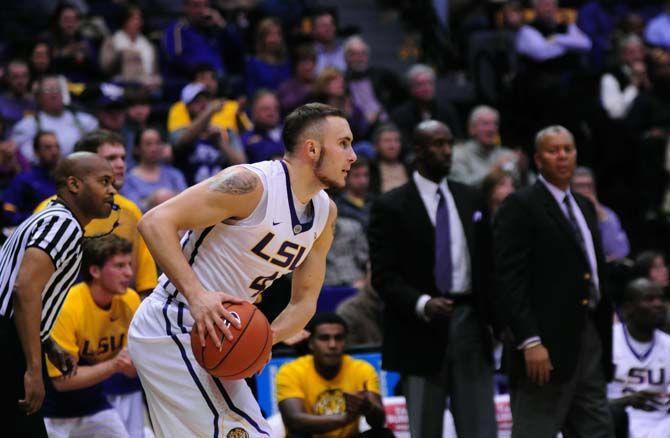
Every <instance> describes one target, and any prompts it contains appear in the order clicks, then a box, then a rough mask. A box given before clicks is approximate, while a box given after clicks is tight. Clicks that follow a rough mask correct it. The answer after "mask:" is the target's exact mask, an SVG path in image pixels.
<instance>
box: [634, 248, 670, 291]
mask: <svg viewBox="0 0 670 438" xmlns="http://www.w3.org/2000/svg"><path fill="white" fill-rule="evenodd" d="M633 272H635V274H636V275H638V276H640V277H643V278H647V279H649V280H651V281H653V282H654V283H656V284H658V285H659V286H661V287H662V288H663V289H664V290H667V289H668V285H670V274H668V265H667V264H666V263H665V256H664V255H663V253H661V252H659V251H653V250H649V251H643V252H641V253H640V254H638V256H637V257H635V264H634V265H633Z"/></svg>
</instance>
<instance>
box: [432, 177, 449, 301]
mask: <svg viewBox="0 0 670 438" xmlns="http://www.w3.org/2000/svg"><path fill="white" fill-rule="evenodd" d="M437 196H438V197H439V200H438V202H437V214H436V216H435V268H434V273H435V285H436V286H437V288H438V289H439V291H440V292H442V294H443V295H446V294H448V293H449V292H451V287H452V277H453V272H452V271H453V264H452V260H451V232H450V228H449V208H448V206H447V199H446V198H445V197H444V194H443V193H442V191H441V190H440V189H439V188H438V189H437Z"/></svg>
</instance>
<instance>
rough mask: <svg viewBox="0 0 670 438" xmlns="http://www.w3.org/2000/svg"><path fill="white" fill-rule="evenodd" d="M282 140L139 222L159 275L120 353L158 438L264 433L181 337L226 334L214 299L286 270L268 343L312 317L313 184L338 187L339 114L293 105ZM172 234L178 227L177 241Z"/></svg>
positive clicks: (318, 277)
mask: <svg viewBox="0 0 670 438" xmlns="http://www.w3.org/2000/svg"><path fill="white" fill-rule="evenodd" d="M282 135H283V141H284V146H285V148H286V154H285V156H284V159H283V160H281V161H264V162H260V163H255V164H252V165H240V166H234V167H231V168H228V169H226V170H224V171H222V172H220V173H219V174H217V175H216V176H214V177H212V178H210V179H207V180H205V181H203V182H201V183H199V184H197V185H196V186H194V187H191V188H189V189H188V190H186V191H184V192H183V193H181V194H179V195H177V196H176V197H174V198H172V199H170V200H168V201H166V202H165V203H164V204H161V205H160V206H158V207H156V208H154V209H153V210H151V211H150V212H149V213H147V214H146V215H145V216H144V218H143V219H142V221H141V222H140V232H141V233H142V235H143V237H144V239H145V240H146V242H147V245H148V246H149V249H150V250H151V253H152V254H153V255H154V257H155V259H156V261H157V262H158V264H159V265H160V266H161V268H162V269H163V271H164V273H165V274H164V275H163V276H162V277H161V278H160V279H159V282H158V283H159V285H158V286H157V287H156V289H155V290H154V292H153V293H152V294H151V295H150V296H149V297H148V298H147V299H146V300H144V302H143V303H142V304H141V306H140V308H139V310H138V311H137V313H136V314H135V317H134V318H133V322H132V324H131V327H130V332H129V342H128V350H129V352H130V355H131V357H132V359H133V363H134V364H135V367H136V368H137V371H138V374H139V376H140V379H141V381H142V386H143V387H144V390H145V392H146V396H147V401H148V403H149V411H150V414H151V419H152V422H153V425H154V429H155V430H154V431H155V433H156V435H157V436H159V437H163V436H199V437H207V436H214V437H218V436H222V437H247V436H252V437H263V436H269V434H270V428H269V426H268V424H267V422H266V421H265V419H264V418H263V416H262V414H261V411H260V408H259V406H258V404H257V403H256V401H255V400H254V397H253V395H252V393H251V390H250V389H249V387H248V386H247V384H246V383H245V382H244V381H243V380H239V381H222V380H220V379H217V378H214V377H212V376H211V375H210V374H209V373H207V372H206V371H205V370H204V369H203V368H201V367H200V366H199V365H198V364H197V363H196V361H195V358H194V357H193V354H192V351H191V345H190V331H191V330H192V329H194V328H195V327H197V329H198V333H199V334H200V337H201V342H203V343H204V342H205V341H204V338H205V336H206V335H208V336H210V337H211V338H212V339H213V340H214V341H215V344H216V345H217V346H219V345H220V342H219V340H218V338H217V335H216V331H215V328H214V327H215V326H218V327H219V329H220V330H221V331H222V332H223V333H224V335H225V336H226V337H227V338H229V339H230V338H231V337H232V335H231V332H230V330H229V329H228V328H227V324H228V325H229V324H235V325H236V326H239V323H238V322H237V321H236V320H235V319H234V318H233V317H232V316H231V315H230V314H229V313H228V312H227V311H226V310H225V309H224V307H223V304H222V303H223V302H225V301H228V302H241V301H243V300H247V301H253V300H254V299H255V298H256V296H257V295H258V294H260V293H261V292H263V290H265V289H266V288H267V287H268V286H270V285H271V284H272V282H273V281H274V280H276V279H277V278H279V277H281V276H282V275H285V274H288V273H293V279H292V290H291V299H290V302H289V304H288V305H287V307H286V308H285V309H284V310H283V311H282V313H281V314H280V315H279V316H278V317H277V318H276V319H275V320H274V322H273V323H272V336H273V339H272V342H273V343H277V342H281V341H283V340H285V339H287V338H288V337H290V336H292V335H294V334H296V333H298V332H299V331H300V330H301V329H302V328H303V327H304V326H305V324H306V323H307V322H308V321H309V320H310V318H311V317H312V315H313V314H314V311H315V307H316V301H317V298H318V295H319V291H320V289H321V286H322V284H323V278H324V272H325V266H326V254H327V252H328V249H329V248H330V244H331V242H332V239H333V225H334V223H335V217H336V215H337V210H336V207H335V205H334V203H332V202H331V201H330V200H329V198H328V195H327V194H326V193H325V192H324V191H323V189H325V188H327V187H343V186H344V182H345V178H346V176H347V173H348V171H349V169H350V167H351V164H352V163H353V162H354V161H355V160H356V154H355V153H354V152H353V149H352V146H351V143H352V140H353V139H352V134H351V129H350V128H349V124H348V123H347V121H346V119H345V118H344V115H343V114H342V113H341V112H340V111H338V110H336V109H334V108H331V107H329V106H326V105H322V104H308V105H304V106H302V107H300V108H298V109H296V110H295V111H294V112H292V113H291V114H289V116H288V117H287V118H286V120H285V125H284V131H283V134H282ZM180 230H188V232H187V233H186V235H185V236H184V238H183V239H182V240H181V246H180V243H179V240H178V232H179V231H180ZM194 326H195V327H194ZM261 341H262V340H259V342H261Z"/></svg>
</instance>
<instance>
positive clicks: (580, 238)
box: [563, 195, 600, 306]
mask: <svg viewBox="0 0 670 438" xmlns="http://www.w3.org/2000/svg"><path fill="white" fill-rule="evenodd" d="M563 204H565V207H566V208H567V210H568V219H569V220H570V225H571V226H572V231H573V232H574V233H575V237H576V238H577V242H578V243H579V246H580V248H581V249H582V252H583V253H584V257H586V260H587V261H589V267H591V261H590V260H591V259H590V258H589V253H588V251H587V250H586V241H585V240H584V235H583V234H582V230H581V229H580V228H579V223H578V222H577V217H576V216H575V211H574V210H573V209H572V203H571V202H570V197H569V196H568V195H565V197H564V198H563ZM589 296H590V298H591V302H592V306H595V304H596V303H598V301H599V299H600V293H599V292H598V288H596V284H595V282H594V281H593V278H591V279H590V280H589Z"/></svg>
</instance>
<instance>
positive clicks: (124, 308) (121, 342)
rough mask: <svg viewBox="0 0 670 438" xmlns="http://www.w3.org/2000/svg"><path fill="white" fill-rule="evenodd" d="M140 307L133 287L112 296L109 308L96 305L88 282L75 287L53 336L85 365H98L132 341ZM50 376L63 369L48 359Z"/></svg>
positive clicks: (56, 324) (67, 299)
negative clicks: (130, 332) (130, 336)
mask: <svg viewBox="0 0 670 438" xmlns="http://www.w3.org/2000/svg"><path fill="white" fill-rule="evenodd" d="M139 306H140V296H139V295H138V294H137V292H135V291H134V290H132V289H127V290H126V293H124V294H123V295H117V296H115V297H114V298H112V305H111V307H110V308H109V309H102V308H100V307H98V305H97V304H95V301H93V297H92V296H91V289H90V288H89V287H88V285H87V284H86V283H83V282H82V283H78V284H75V285H74V286H72V288H71V289H70V291H69V293H68V295H67V297H66V298H65V302H64V303H63V307H62V309H61V312H60V314H59V315H58V318H57V319H56V323H55V324H54V327H53V330H52V331H51V338H52V339H53V340H54V341H56V343H58V345H60V346H61V347H62V348H63V349H65V350H67V351H68V352H69V353H70V354H72V355H73V356H74V357H75V359H76V360H77V363H79V364H81V365H95V364H97V363H100V362H104V361H106V360H110V359H112V358H113V357H114V356H116V354H117V353H118V352H119V351H120V350H121V349H122V348H123V347H125V346H126V345H127V344H128V327H130V321H131V320H132V319H133V315H134V314H135V312H136V311H137V308H138V307H139ZM47 371H48V372H49V376H50V377H58V376H60V375H61V372H60V371H59V370H58V369H57V368H56V367H55V366H54V365H53V364H52V363H51V362H50V361H49V360H48V359H47Z"/></svg>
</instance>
